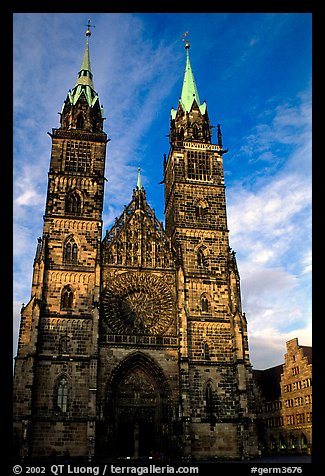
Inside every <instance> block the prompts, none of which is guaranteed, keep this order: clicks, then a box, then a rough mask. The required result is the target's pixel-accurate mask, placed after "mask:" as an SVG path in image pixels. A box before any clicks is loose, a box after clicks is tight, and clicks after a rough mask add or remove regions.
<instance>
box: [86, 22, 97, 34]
mask: <svg viewBox="0 0 325 476" xmlns="http://www.w3.org/2000/svg"><path fill="white" fill-rule="evenodd" d="M86 27H87V31H86V36H90V35H91V31H90V28H95V25H91V24H90V18H88V23H87V25H86Z"/></svg>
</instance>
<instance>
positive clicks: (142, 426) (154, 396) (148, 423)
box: [101, 352, 171, 458]
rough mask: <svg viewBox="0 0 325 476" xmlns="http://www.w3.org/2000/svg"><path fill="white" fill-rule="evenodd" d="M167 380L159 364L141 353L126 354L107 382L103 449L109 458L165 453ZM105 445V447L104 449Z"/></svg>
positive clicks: (167, 412) (167, 414)
mask: <svg viewBox="0 0 325 476" xmlns="http://www.w3.org/2000/svg"><path fill="white" fill-rule="evenodd" d="M168 396H169V391H168V383H167V380H166V378H165V376H164V374H163V371H162V369H161V368H160V366H159V365H158V364H157V363H156V362H155V361H154V360H153V359H152V358H151V357H149V356H148V355H146V354H144V353H142V352H135V353H132V354H131V355H130V356H128V357H126V358H125V359H124V360H123V361H122V362H121V363H120V364H119V365H118V366H117V367H116V368H115V369H114V371H113V372H112V374H111V377H110V379H109V382H108V384H107V392H106V402H105V409H104V425H103V430H104V434H105V436H104V439H105V440H106V442H105V444H104V447H103V442H102V444H101V447H102V450H103V451H104V452H105V453H106V455H109V456H112V457H131V458H139V457H148V456H150V455H152V454H156V453H166V452H168V447H169V442H168V434H169V431H168V426H169V416H170V413H171V412H170V409H169V403H168ZM105 446H106V448H105Z"/></svg>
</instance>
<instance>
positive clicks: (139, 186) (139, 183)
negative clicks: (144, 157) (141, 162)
mask: <svg viewBox="0 0 325 476" xmlns="http://www.w3.org/2000/svg"><path fill="white" fill-rule="evenodd" d="M137 190H143V186H142V182H141V174H140V167H138V180H137Z"/></svg>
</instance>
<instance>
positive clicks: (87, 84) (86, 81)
mask: <svg viewBox="0 0 325 476" xmlns="http://www.w3.org/2000/svg"><path fill="white" fill-rule="evenodd" d="M89 27H90V24H89V22H88V30H87V31H86V37H87V40H86V50H85V54H84V57H83V60H82V63H81V67H80V71H79V73H78V78H77V81H76V84H75V87H74V88H73V89H72V91H69V93H68V98H69V99H70V102H71V104H76V102H77V101H78V99H79V98H80V96H81V95H82V94H84V95H85V97H86V99H87V103H88V106H90V107H93V106H94V105H95V103H96V102H97V101H98V100H99V98H98V94H97V93H96V91H95V88H94V83H93V75H92V72H91V66H90V55H89V37H90V35H91V31H90V29H89Z"/></svg>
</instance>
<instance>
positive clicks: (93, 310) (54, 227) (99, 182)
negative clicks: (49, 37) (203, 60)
mask: <svg viewBox="0 0 325 476" xmlns="http://www.w3.org/2000/svg"><path fill="white" fill-rule="evenodd" d="M89 38H90V31H89V29H88V30H87V32H86V49H85V54H84V57H83V61H82V65H81V69H80V71H79V74H78V78H77V81H76V84H75V86H74V88H73V89H72V90H70V91H69V92H68V95H67V98H66V100H65V102H64V104H63V107H62V111H61V114H60V127H59V128H57V129H52V132H51V134H50V136H51V140H52V151H51V159H50V166H49V174H48V190H47V198H46V209H45V214H44V226H43V235H42V237H40V238H39V239H38V245H37V251H36V256H35V260H34V269H33V280H32V291H31V298H30V300H29V302H28V303H27V305H23V307H22V310H21V325H20V334H19V344H18V354H17V357H16V360H15V376H14V429H15V435H16V438H17V440H18V441H19V447H20V454H21V455H28V456H30V457H44V456H46V455H47V454H48V453H49V451H50V450H53V449H54V450H55V451H56V452H57V453H58V454H60V453H61V454H62V453H63V452H64V451H65V450H66V449H68V450H69V452H70V454H71V456H72V457H74V456H75V457H77V456H78V457H90V458H94V457H95V458H96V457H98V458H104V457H111V458H117V457H119V458H123V457H133V458H140V457H141V458H142V457H147V456H150V455H151V456H157V455H160V456H161V455H164V457H167V458H169V459H173V458H175V459H176V458H180V457H187V458H192V459H196V460H204V459H211V458H225V459H239V458H246V457H252V456H255V455H256V454H257V434H256V425H255V420H256V415H255V409H254V408H255V404H254V392H253V375H252V368H251V364H250V360H249V351H248V340H247V322H246V318H245V314H244V313H243V311H242V306H241V295H240V278H239V273H238V269H237V264H236V258H235V253H234V252H233V251H232V250H231V249H230V247H229V236H228V235H229V231H228V228H227V214H226V201H225V185H224V174H223V154H224V153H225V152H227V151H226V150H224V149H223V145H222V135H221V130H220V126H219V125H218V128H217V140H216V142H213V140H212V126H211V125H210V120H209V116H208V111H207V104H206V103H205V102H203V103H202V104H201V103H200V100H199V95H198V91H197V87H196V83H195V80H194V75H193V72H192V68H191V63H190V56H189V48H190V46H189V43H188V42H186V44H185V51H186V67H185V73H184V79H183V86H182V91H181V97H180V99H179V103H178V108H177V109H172V111H171V115H170V135H169V139H170V150H169V154H168V156H167V157H165V158H164V179H163V182H164V187H165V226H164V225H162V223H161V222H159V220H158V219H157V217H156V216H155V212H154V210H153V209H152V208H150V206H149V204H148V202H147V198H146V192H145V190H144V188H143V186H142V183H141V176H140V172H139V173H138V181H137V185H136V187H135V188H134V190H133V192H131V193H130V203H129V204H128V205H127V206H125V207H124V210H121V215H120V217H119V218H117V219H116V220H115V223H114V225H113V226H112V227H111V229H109V230H107V231H105V233H103V230H102V212H103V200H104V180H105V178H104V169H105V158H106V145H107V142H108V139H107V135H106V133H105V132H104V129H103V123H104V117H103V112H102V109H101V106H100V102H99V97H98V95H97V93H96V92H95V89H94V83H93V76H92V71H91V67H90V60H89Z"/></svg>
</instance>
